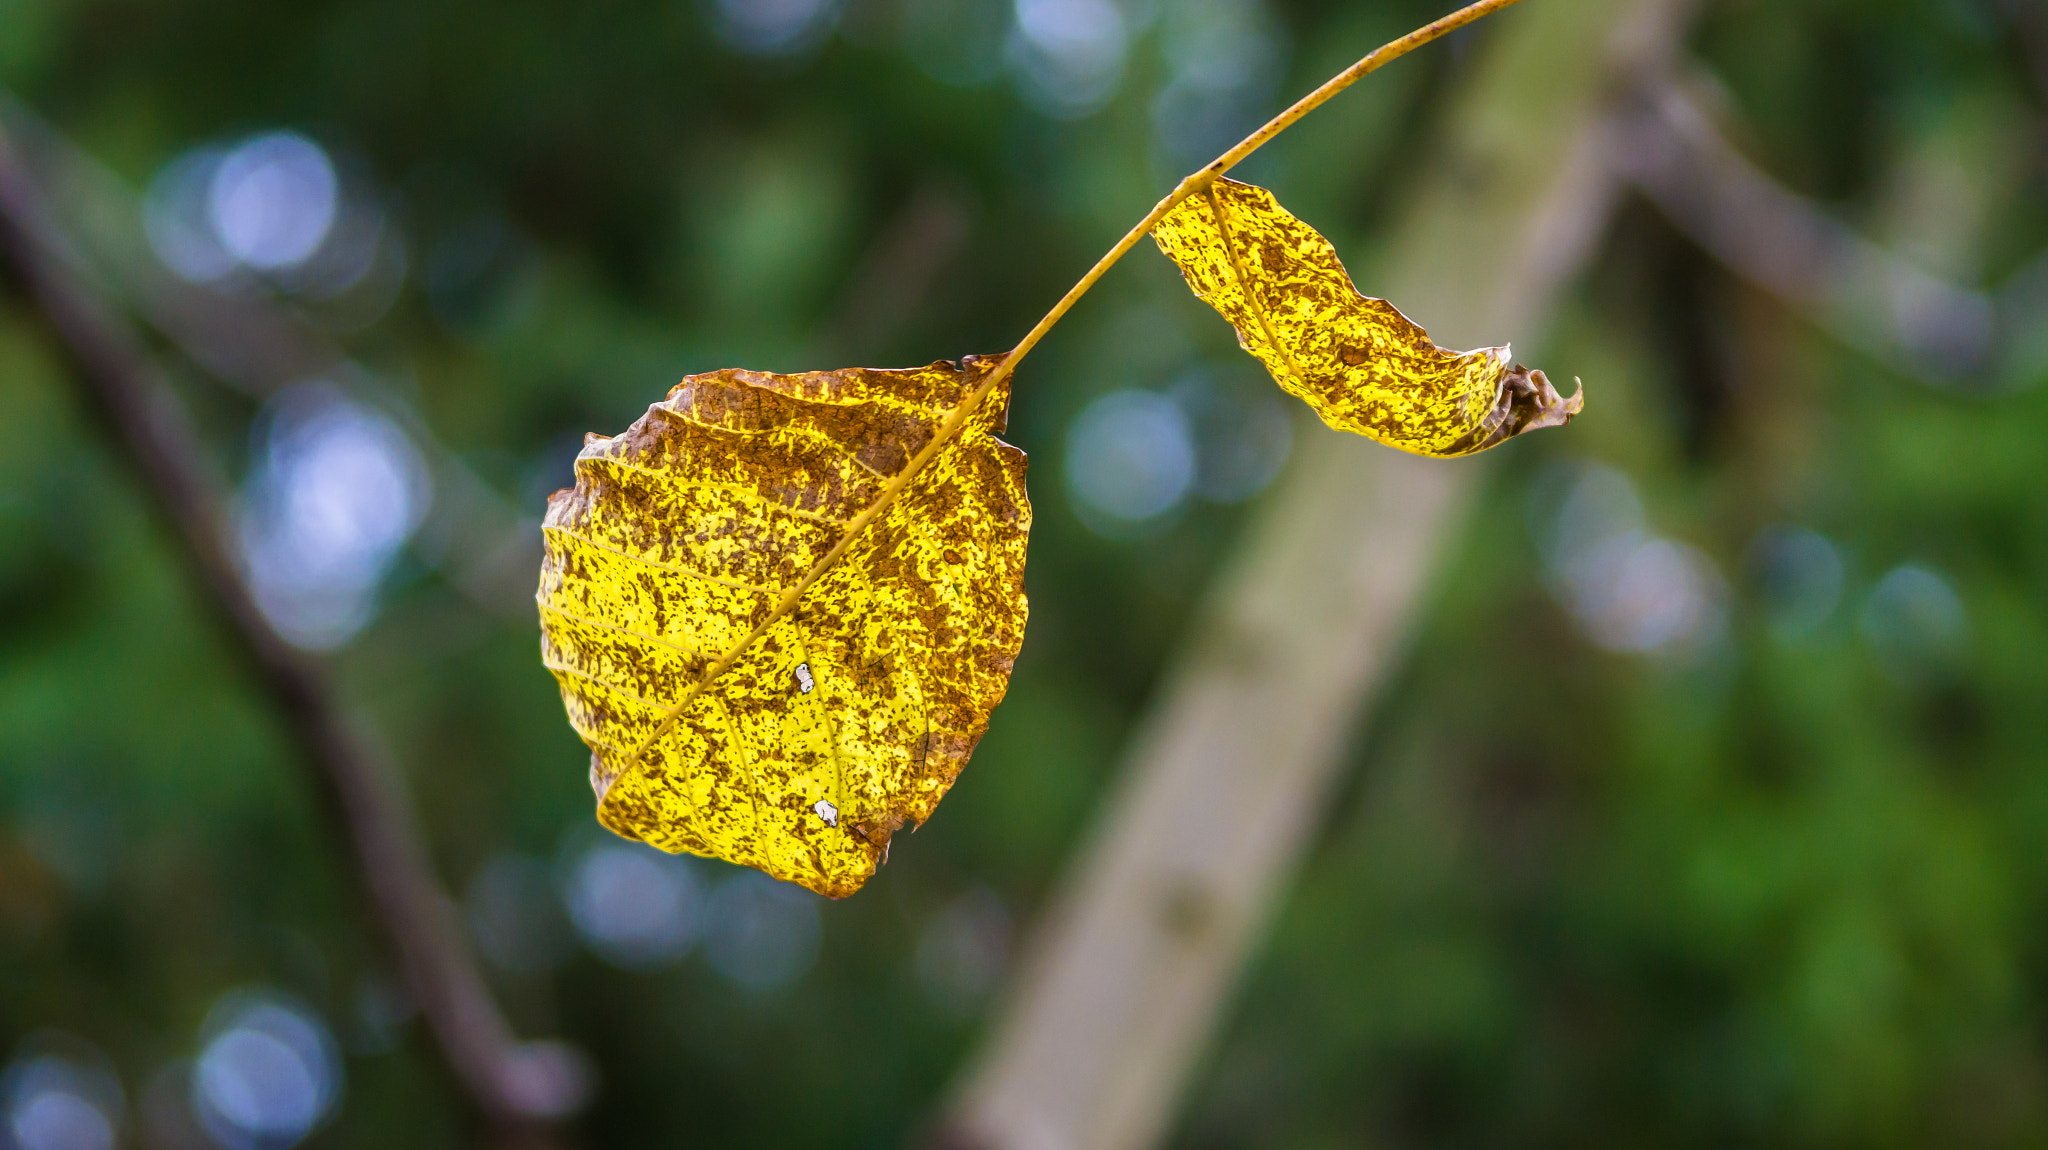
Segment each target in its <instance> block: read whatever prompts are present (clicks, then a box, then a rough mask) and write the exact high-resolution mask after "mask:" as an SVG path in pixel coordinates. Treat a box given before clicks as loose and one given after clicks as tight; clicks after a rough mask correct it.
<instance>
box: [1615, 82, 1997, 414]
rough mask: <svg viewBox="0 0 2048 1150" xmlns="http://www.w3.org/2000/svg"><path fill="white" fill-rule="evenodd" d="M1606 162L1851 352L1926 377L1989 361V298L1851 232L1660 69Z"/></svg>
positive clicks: (1968, 371) (1993, 344) (1993, 329)
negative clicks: (1725, 130) (1760, 162)
mask: <svg viewBox="0 0 2048 1150" xmlns="http://www.w3.org/2000/svg"><path fill="white" fill-rule="evenodd" d="M1615 128H1616V132H1615V137H1616V138H1615V143H1616V147H1615V149H1614V154H1613V157H1612V161H1611V162H1612V163H1613V164H1614V165H1615V167H1616V169H1617V170H1618V171H1619V173H1620V174H1621V175H1622V177H1623V178H1625V179H1627V180H1628V181H1629V182H1630V183H1632V184H1634V185H1635V186H1636V187H1637V188H1638V189H1640V190H1641V191H1642V193H1643V194H1644V195H1645V196H1647V197H1648V198H1649V199H1650V201H1651V202H1652V203H1654V204H1655V205H1656V206H1657V208H1658V209H1659V210H1660V211H1661V212H1662V213H1663V214H1664V216H1665V218H1667V219H1668V220H1670V221H1671V222H1672V224H1674V225H1675V226H1676V227H1677V228H1678V230H1679V231H1681V232H1683V233H1684V234H1685V235H1687V236H1688V237H1690V238H1691V239H1692V240H1693V241H1694V242H1695V243H1697V244H1699V245H1700V246H1701V247H1702V248H1704V249H1705V250H1706V251H1707V252H1708V253H1709V254H1711V255H1713V256H1714V257H1715V258H1716V259H1718V260H1720V261H1721V262H1722V263H1723V264H1725V265H1727V266H1728V267H1729V268H1730V269H1731V270H1733V271H1734V272H1735V273H1736V274H1738V275H1740V276H1741V277H1743V278H1744V279H1746V280H1748V281H1750V282H1751V283H1752V284H1755V285H1756V286H1758V287H1761V288H1763V289H1764V290H1765V291H1767V292H1770V293H1771V294H1773V295H1775V296H1777V297H1778V298H1779V299H1782V300H1784V301H1785V302H1787V303H1789V304H1791V305H1792V306H1794V307H1795V308H1798V309H1799V310H1801V311H1804V312H1806V313H1807V314H1808V315H1809V316H1811V317H1812V318H1813V319H1814V320H1815V321H1816V322H1817V323H1819V324H1820V325H1821V326H1823V327H1824V328H1826V329H1828V330H1829V331H1831V332H1833V333H1834V334H1835V335H1836V336H1837V337H1839V338H1841V339H1843V340H1844V341H1846V342H1848V343H1850V344H1851V345H1853V346H1857V347H1860V348H1862V349H1863V350H1865V351H1867V352H1869V353H1870V354H1872V355H1875V356H1877V357H1878V358H1881V359H1886V360H1891V361H1893V362H1895V363H1897V364H1899V365H1900V366H1902V367H1905V368H1906V369H1908V370H1910V371H1913V372H1915V373H1916V374H1920V375H1923V376H1926V377H1929V378H1932V379H1936V380H1946V381H1955V380H1963V379H1971V378H1978V377H1981V376H1983V375H1984V373H1985V372H1987V371H1988V370H1989V369H1990V368H1992V367H1993V366H1994V365H1995V364H1996V362H1997V359H1998V351H1999V348H1998V337H1999V332H1998V322H1997V319H1998V314H1997V311H1998V309H1997V305H1996V302H1995V301H1994V300H1993V299H1992V298H1991V297H1990V296H1988V295H1986V294H1985V293H1983V292H1980V291H1975V290H1972V289H1969V288H1965V287H1960V286H1957V285H1955V284H1952V283H1950V282H1948V281H1947V280H1945V279H1942V278H1941V277H1939V276H1936V275H1933V274H1931V273H1929V272H1927V271H1926V270H1924V269H1922V268H1920V267H1918V266H1916V265H1915V264H1913V263H1912V262H1910V261H1908V260H1906V259H1904V258H1903V257H1901V256H1899V255H1897V254H1895V253H1893V252H1891V251H1890V250H1888V249H1886V248H1884V247H1882V246H1880V245H1878V244H1876V243H1874V242H1872V241H1871V240H1869V239H1867V238H1865V237H1864V236H1863V235H1861V234H1859V233H1858V232H1857V231H1856V230H1854V229H1853V228H1851V227H1849V226H1848V225H1847V224H1845V223H1843V222H1842V221H1840V220H1839V219H1837V218H1835V217H1834V216H1833V215H1832V214H1830V213H1829V212H1828V211H1827V210H1826V209H1824V208H1822V207H1821V206H1820V205H1818V204H1815V203H1814V202H1813V201H1811V200H1809V199H1807V198H1806V197H1804V196H1801V195H1799V194H1798V193H1797V192H1794V191H1792V190H1791V189H1789V188H1787V187H1785V186H1784V185H1783V184H1782V183H1780V182H1778V181H1777V180H1776V179H1773V178H1772V177H1771V176H1770V175H1769V174H1768V173H1766V172H1764V171H1763V170H1762V169H1761V168H1759V167H1757V166H1756V165H1755V164H1753V163H1751V162H1750V161H1749V160H1747V159H1745V158H1744V157H1743V155H1742V153H1741V152H1739V151H1738V150H1737V149H1736V148H1735V147H1734V145H1732V144H1730V143H1729V142H1728V139H1727V137H1726V136H1725V135H1723V134H1722V132H1721V131H1720V130H1719V129H1718V128H1717V127H1716V126H1715V124H1714V122H1713V118H1712V117H1711V116H1710V115H1709V114H1708V112H1707V111H1706V110H1705V109H1703V108H1702V107H1701V106H1700V104H1699V103H1698V102H1697V101H1696V100H1694V99H1693V98H1692V96H1691V94H1690V93H1689V92H1688V91H1687V89H1686V87H1685V85H1683V84H1682V83H1680V82H1679V80H1678V79H1677V78H1676V77H1675V76H1674V75H1672V74H1671V73H1670V72H1669V71H1666V72H1664V73H1661V74H1652V75H1649V76H1646V77H1645V82H1644V86H1643V88H1642V89H1641V91H1640V92H1639V93H1638V100H1637V102H1636V105H1635V107H1634V108H1633V109H1631V110H1630V111H1627V112H1624V113H1621V114H1620V115H1618V117H1617V119H1616V123H1615Z"/></svg>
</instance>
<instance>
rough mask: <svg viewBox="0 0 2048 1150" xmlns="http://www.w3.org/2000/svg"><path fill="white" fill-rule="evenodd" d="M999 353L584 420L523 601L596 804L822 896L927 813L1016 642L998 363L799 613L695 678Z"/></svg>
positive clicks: (1018, 606) (1025, 529)
mask: <svg viewBox="0 0 2048 1150" xmlns="http://www.w3.org/2000/svg"><path fill="white" fill-rule="evenodd" d="M994 366H995V361H994V360H991V359H985V358H977V357H969V358H968V359H967V360H965V361H963V362H962V363H960V364H953V363H947V362H940V363H935V364H932V365H931V366H929V367H921V368H912V369H906V370H899V371H884V370H877V369H868V368H849V369H845V370H840V371H823V372H808V373H805V374H801V375H770V374H766V373H760V372H751V371H739V370H726V371H716V372H711V373H708V374H705V375H696V376H690V377H688V378H686V379H684V380H683V381H682V382H681V383H679V384H677V385H676V386H675V388H674V389H673V390H671V391H670V392H669V394H668V396H667V398H665V399H664V400H662V401H661V402H660V403H657V404H655V405H653V406H652V407H650V408H648V410H647V414H646V415H645V416H644V417H642V418H641V419H640V420H638V421H637V422H635V423H634V424H633V425H632V426H631V427H630V428H628V429H627V430H626V431H625V432H624V433H623V434H621V435H618V436H615V437H612V438H609V439H607V438H602V437H599V436H595V435H593V436H590V437H588V439H587V440H586V442H585V444H584V447H583V451H582V453H581V454H579V455H578V456H577V459H576V485H575V486H574V487H573V488H567V489H564V490H562V491H559V492H556V493H555V495H554V496H553V497H552V498H551V499H549V501H548V510H547V517H546V519H545V520H544V526H543V531H544V533H545V535H546V555H545V558H544V560H543V562H542V565H541V578H540V591H539V596H538V599H539V603H540V616H541V631H542V641H541V648H542V655H543V658H544V659H545V660H546V663H547V666H548V668H549V669H550V670H551V671H552V672H553V673H554V675H555V678H556V680H557V681H558V682H559V683H560V685H561V689H562V699H563V702H564V703H565V704H566V706H567V707H568V711H569V719H570V722H571V724H572V725H573V726H574V727H575V728H576V731H577V733H578V734H579V735H581V736H582V738H583V740H584V742H585V743H587V744H588V745H589V746H590V749H591V770H590V777H591V785H592V787H593V788H594V789H595V790H596V792H597V796H598V818H599V820H600V821H601V822H603V823H604V825H606V826H607V827H610V828H611V829H612V830H614V831H616V832H618V833H619V834H621V835H625V836H627V837H629V838H635V839H640V840H642V841H645V842H648V843H651V844H653V845H655V846H657V847H660V848H662V849H663V850H667V851H688V852H691V853H694V854H701V855H709V856H714V857H717V858H723V859H727V860H730V861H732V862H736V863H740V864H743V865H746V866H752V867H756V868H759V869H760V870H762V871H765V872H767V873H768V874H770V875H773V876H775V877H776V878H780V879H786V880H788V881H791V882H796V883H801V884H802V885H804V886H806V887H809V888H810V889H812V890H814V891H817V892H818V893H820V894H824V895H829V896H832V897H835V898H836V897H842V896H845V895H848V894H851V893H853V892H854V891H855V890H858V889H859V888H860V886H861V884H862V883H863V882H865V881H866V880H867V878H868V876H870V875H872V874H873V873H874V870H875V867H876V866H877V865H879V864H880V862H881V861H882V860H883V859H884V858H885V857H886V855H887V851H888V844H889V838H890V836H891V835H892V834H894V833H895V832H896V831H897V830H898V829H900V828H901V827H903V826H904V825H905V824H910V825H912V826H915V825H916V824H917V823H920V822H922V821H924V820H925V819H926V818H929V817H930V816H931V813H932V810H933V808H934V807H936V806H937V805H938V802H939V800H940V798H942V797H943V796H944V795H945V793H946V791H947V789H948V788H949V787H951V785H952V783H953V780H954V779H955V778H956V777H957V776H958V775H959V773H960V770H961V768H962V767H963V766H965V765H966V762H967V758H968V756H969V754H971V753H972V751H973V750H974V745H975V743H976V742H977V741H978V740H979V739H980V737H981V735H982V733H983V731H985V730H986V729H987V725H988V716H989V713H990V712H991V711H992V710H993V709H994V708H995V706H996V704H997V703H998V702H1000V701H1001V700H1002V697H1003V692H1004V690H1005V689H1006V687H1007V685H1008V683H1009V675H1010V667H1011V664H1012V662H1013V661H1014V660H1015V658H1016V655H1017V650H1018V647H1019V645H1020V644H1021V643H1022V641H1023V635H1024V620H1025V614H1026V603H1025V598H1024V585H1023V584H1024V548H1025V541H1026V538H1027V536H1028V534H1029V532H1030V528H1031V507H1030V503H1029V501H1028V500H1027V499H1026V497H1025V492H1024V469H1025V461H1024V453H1023V452H1021V451H1019V450H1017V449H1016V448H1015V447H1012V446H1010V445H1009V444H1006V443H1004V442H1002V441H1001V440H1000V439H997V438H996V436H997V435H998V434H999V433H1000V432H1001V431H1002V429H1003V424H1004V417H1005V411H1006V409H1007V406H1008V402H1009V389H1008V387H1007V381H1004V386H1001V387H998V388H997V389H995V390H994V391H992V392H991V393H990V394H989V396H988V397H987V398H986V399H985V400H984V401H983V402H982V403H981V404H980V406H979V407H978V408H977V409H976V410H975V411H974V412H973V413H972V414H971V418H970V419H969V420H968V423H967V425H966V426H965V427H964V428H963V430H962V431H961V433H960V434H958V435H957V436H955V437H953V438H952V439H950V440H948V441H946V442H945V443H944V444H942V445H941V446H940V448H939V449H938V451H937V454H936V455H934V456H933V458H932V459H931V462H930V464H929V465H928V466H926V467H925V468H923V470H921V471H919V472H917V474H916V475H915V476H914V477H913V478H912V479H911V480H910V482H909V484H908V486H907V487H905V488H904V489H903V491H902V493H901V495H900V496H899V497H898V498H896V499H895V500H894V501H893V502H892V503H890V504H889V505H888V506H887V508H886V510H885V511H884V512H883V514H882V515H881V517H880V518H879V519H877V520H876V521H875V522H873V523H872V524H870V525H869V526H868V528H867V529H866V530H865V531H863V532H861V533H859V534H858V535H857V536H855V537H854V539H853V542H852V544H851V547H850V549H849V550H848V551H847V552H846V553H845V555H844V556H843V557H842V558H841V559H840V561H839V562H838V563H836V564H835V565H833V566H832V567H830V568H829V569H828V570H827V571H825V573H824V574H823V576H822V577H821V578H820V579H819V580H818V581H817V582H816V583H815V584H813V585H812V586H811V587H810V589H809V590H808V591H807V592H806V593H805V594H804V596H803V599H802V601H801V603H800V605H799V606H798V607H797V609H796V610H795V611H793V612H791V613H789V614H787V615H785V616H783V617H781V618H779V619H775V620H774V622H773V623H772V625H770V626H769V627H768V629H767V631H766V632H765V633H764V634H762V635H761V636H760V637H759V639H758V640H757V641H755V642H753V643H752V644H751V645H750V646H747V647H745V648H744V650H743V652H742V654H741V655H740V657H739V658H738V660H737V661H736V662H734V663H733V664H732V666H731V667H730V668H729V669H727V670H726V671H725V672H724V673H723V674H721V675H719V676H717V677H716V678H715V679H713V680H712V681H711V682H710V683H708V684H706V685H704V686H703V687H702V689H701V690H698V691H696V692H695V693H694V694H693V693H692V689H693V687H696V686H697V685H698V684H700V682H701V681H702V680H703V677H704V674H705V671H706V669H707V668H709V667H710V666H711V665H712V664H713V663H714V662H715V661H716V660H717V659H718V658H719V657H720V656H721V655H722V654H724V653H726V652H728V651H731V650H733V649H735V647H736V645H738V644H740V642H741V640H743V639H744V638H745V637H746V636H747V635H749V634H750V633H751V632H752V631H753V630H754V629H755V627H756V626H757V625H759V624H761V623H762V622H764V621H766V620H769V619H771V618H773V617H774V612H775V607H776V604H777V603H778V601H780V600H781V599H782V597H783V596H784V595H785V594H786V593H787V592H788V591H789V589H791V588H793V587H794V586H795V585H796V584H797V583H798V581H799V580H800V579H802V578H803V577H804V575H805V574H806V573H807V572H809V571H811V570H812V569H813V568H814V567H815V566H816V565H817V564H818V562H819V560H820V559H821V558H823V557H824V556H825V555H826V553H827V552H829V551H830V550H831V549H832V548H833V547H834V546H835V545H836V544H838V543H840V542H841V540H842V537H843V536H844V535H845V528H846V524H847V523H848V521H849V520H851V519H852V518H853V517H854V516H855V515H856V514H858V513H859V512H860V511H861V510H862V509H863V508H867V507H869V506H870V505H872V504H873V503H875V501H876V499H877V497H878V495H879V494H880V493H881V491H882V489H883V487H884V485H885V484H886V483H887V482H888V481H889V480H890V479H891V478H892V477H894V476H896V475H897V474H898V473H900V472H901V471H902V470H903V469H904V468H905V466H906V465H907V464H908V463H909V461H910V460H911V458H912V457H913V456H915V455H916V454H917V453H918V451H919V450H921V449H922V448H924V447H925V446H926V445H927V444H929V443H930V442H931V441H932V439H933V436H934V433H935V432H936V431H937V429H938V427H939V425H940V424H941V422H942V421H943V420H944V419H945V417H946V414H947V413H948V412H949V411H950V410H952V409H953V408H954V407H955V406H957V405H959V404H960V403H962V402H963V401H964V400H966V399H967V398H968V396H969V395H970V394H971V393H972V392H973V390H974V388H975V385H976V384H977V383H979V382H980V381H981V380H982V378H983V377H984V375H985V374H986V373H987V372H989V371H990V370H992V369H993V368H994ZM685 700H688V705H687V706H685V707H684V708H683V709H682V711H681V712H680V713H677V714H675V716H674V718H675V721H674V723H673V724H671V725H669V726H668V729H667V730H666V731H662V727H663V725H664V723H665V722H666V720H667V719H668V718H669V717H670V715H671V712H673V711H674V709H675V708H676V706H677V705H678V704H679V703H682V702H684V701H685ZM657 734H659V737H658V738H657V737H655V736H656V735H657Z"/></svg>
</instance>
